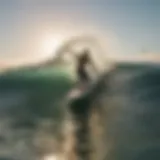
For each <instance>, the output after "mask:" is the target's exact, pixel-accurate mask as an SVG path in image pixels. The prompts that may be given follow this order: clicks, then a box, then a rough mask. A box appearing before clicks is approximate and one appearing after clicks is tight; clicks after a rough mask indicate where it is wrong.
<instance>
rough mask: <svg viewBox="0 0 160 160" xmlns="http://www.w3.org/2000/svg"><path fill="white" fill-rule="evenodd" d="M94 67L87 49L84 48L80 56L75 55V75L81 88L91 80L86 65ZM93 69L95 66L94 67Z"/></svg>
mask: <svg viewBox="0 0 160 160" xmlns="http://www.w3.org/2000/svg"><path fill="white" fill-rule="evenodd" d="M89 64H91V65H92V67H94V65H93V63H92V60H91V57H90V52H89V50H87V49H85V50H84V51H83V52H82V53H81V54H80V56H78V57H77V68H76V69H77V75H78V79H79V82H80V84H81V87H82V88H85V86H86V85H88V84H89V83H90V82H91V77H90V75H89V72H88V71H87V65H89ZM94 69H95V67H94Z"/></svg>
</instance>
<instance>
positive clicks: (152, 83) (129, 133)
mask: <svg viewBox="0 0 160 160" xmlns="http://www.w3.org/2000/svg"><path fill="white" fill-rule="evenodd" d="M109 80H110V81H108V80H107V81H106V82H105V83H104V84H102V87H101V88H102V89H101V91H100V92H101V93H97V97H98V100H99V102H101V103H99V104H101V105H102V107H103V109H104V110H105V111H104V112H103V117H104V118H103V124H104V132H105V135H104V137H103V138H104V139H103V142H104V148H103V150H102V154H103V157H104V160H159V159H160V108H159V107H160V99H159V96H160V88H159V86H160V67H159V66H145V65H128V64H127V65H122V66H119V68H118V69H115V70H114V71H113V72H112V73H111V76H110V78H109ZM99 83H101V82H100V81H99ZM106 85H107V86H109V87H106ZM73 86H74V82H73V81H72V79H71V78H70V75H69V74H68V72H67V71H65V69H64V68H52V67H48V68H47V67H45V68H37V69H29V68H28V69H27V68H26V69H16V70H14V71H13V70H12V71H8V72H4V73H1V75H0V160H57V159H56V157H55V155H56V153H57V152H58V151H59V149H60V147H61V146H60V145H61V144H62V141H63V140H62V139H63V138H62V137H63V136H62V132H63V122H64V114H65V108H64V106H63V100H64V97H65V95H66V94H67V93H68V92H69V91H70V90H71V89H72V87H73ZM106 88H107V90H106ZM99 95H100V96H99ZM97 160H98V159H97Z"/></svg>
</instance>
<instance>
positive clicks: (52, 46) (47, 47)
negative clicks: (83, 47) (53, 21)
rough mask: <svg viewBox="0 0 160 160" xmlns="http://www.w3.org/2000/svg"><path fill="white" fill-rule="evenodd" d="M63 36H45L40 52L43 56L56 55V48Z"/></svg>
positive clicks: (60, 43) (61, 41)
mask: <svg viewBox="0 0 160 160" xmlns="http://www.w3.org/2000/svg"><path fill="white" fill-rule="evenodd" d="M62 43H63V38H62V37H61V36H54V35H52V36H46V37H45V38H44V40H43V41H42V52H43V53H44V54H45V56H47V57H48V56H52V57H54V56H55V55H56V50H57V49H58V48H59V47H60V45H62Z"/></svg>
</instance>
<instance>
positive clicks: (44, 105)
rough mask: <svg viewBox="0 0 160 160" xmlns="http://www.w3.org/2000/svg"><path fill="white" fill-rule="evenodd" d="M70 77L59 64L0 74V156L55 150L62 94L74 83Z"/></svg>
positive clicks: (37, 154) (22, 156) (22, 158)
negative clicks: (57, 65)
mask: <svg viewBox="0 0 160 160" xmlns="http://www.w3.org/2000/svg"><path fill="white" fill-rule="evenodd" d="M70 77H71V76H70V75H69V74H68V72H67V70H65V69H64V68H60V67H57V68H55V67H54V68H52V67H48V68H47V67H45V68H39V69H38V68H37V69H29V68H23V69H22V68H19V69H16V70H11V71H8V72H5V73H2V74H1V75H0V160H1V159H3V158H6V159H7V158H8V159H20V160H25V159H26V160H32V159H36V158H37V157H39V158H41V157H43V155H45V154H49V153H50V152H55V150H57V148H58V140H60V139H61V135H60V129H61V123H62V120H63V117H64V115H63V114H64V110H63V107H62V103H63V98H64V97H65V95H66V94H67V92H68V91H69V90H70V89H71V88H72V86H73V84H74V82H73V80H72V79H71V78H70ZM41 141H42V142H41ZM53 141H54V143H53ZM51 142H52V143H51ZM50 143H51V144H50Z"/></svg>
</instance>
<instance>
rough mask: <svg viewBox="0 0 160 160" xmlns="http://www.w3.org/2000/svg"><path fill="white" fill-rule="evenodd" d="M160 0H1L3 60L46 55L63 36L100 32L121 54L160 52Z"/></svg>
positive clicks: (1, 47) (113, 49)
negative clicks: (89, 31)
mask: <svg viewBox="0 0 160 160" xmlns="http://www.w3.org/2000/svg"><path fill="white" fill-rule="evenodd" d="M159 16H160V1H159V0H0V63H14V62H18V61H19V62H20V61H21V62H22V61H23V62H29V61H32V60H33V59H37V58H43V57H45V56H47V54H49V52H51V50H52V49H53V48H54V47H52V43H55V44H53V46H54V45H58V42H56V39H58V41H59V42H60V41H61V39H63V38H64V37H69V36H71V35H72V34H76V33H79V31H80V30H84V31H85V30H86V31H88V30H91V31H92V32H93V33H94V31H95V32H100V33H101V34H102V35H104V36H105V38H107V40H108V42H106V43H107V44H109V45H110V47H109V49H108V51H109V52H112V51H115V52H117V54H138V53H140V52H143V51H146V52H150V53H157V54H158V53H159V54H160V18H159Z"/></svg>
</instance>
